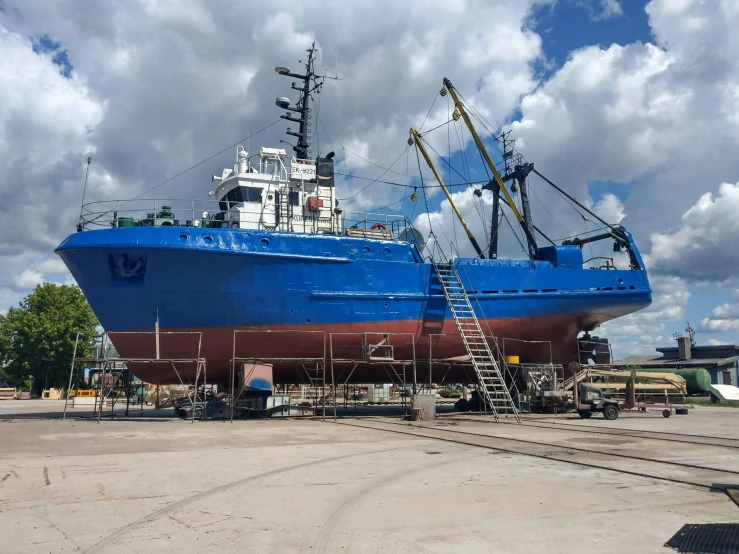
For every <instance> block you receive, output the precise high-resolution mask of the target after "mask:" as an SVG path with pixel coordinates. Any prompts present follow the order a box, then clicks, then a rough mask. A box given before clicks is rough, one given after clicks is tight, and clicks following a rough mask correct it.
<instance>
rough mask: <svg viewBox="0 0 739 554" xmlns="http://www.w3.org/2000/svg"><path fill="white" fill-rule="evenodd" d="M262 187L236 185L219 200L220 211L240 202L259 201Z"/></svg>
mask: <svg viewBox="0 0 739 554" xmlns="http://www.w3.org/2000/svg"><path fill="white" fill-rule="evenodd" d="M261 201H262V189H261V188H259V187H236V188H234V189H231V190H230V191H228V193H227V194H226V196H225V197H224V199H223V200H221V201H220V202H219V206H220V207H221V211H224V212H225V211H227V210H228V209H229V208H231V207H232V206H234V205H236V204H239V203H241V202H261Z"/></svg>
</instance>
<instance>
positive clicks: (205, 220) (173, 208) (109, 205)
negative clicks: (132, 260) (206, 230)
mask: <svg viewBox="0 0 739 554" xmlns="http://www.w3.org/2000/svg"><path fill="white" fill-rule="evenodd" d="M223 203H225V202H219V201H217V200H213V199H208V200H192V199H178V198H157V199H135V200H103V201H99V202H88V203H86V204H84V205H83V206H82V214H81V218H80V222H79V230H81V231H82V230H92V229H104V228H110V227H142V226H145V227H146V226H154V227H159V226H174V227H213V226H220V225H219V222H223V221H224V219H225V220H226V221H228V219H227V217H226V214H227V213H228V212H227V211H224V210H222V209H221V208H222V204H223ZM234 204H235V203H234ZM333 217H338V218H339V221H340V225H339V226H338V229H339V232H340V233H341V234H349V235H351V234H352V233H351V231H348V230H361V231H362V232H366V234H367V236H368V237H371V238H384V239H388V240H396V241H397V240H405V237H406V235H407V233H404V231H407V230H408V229H410V228H411V227H412V226H411V222H410V221H409V220H408V218H407V217H405V216H403V215H399V214H383V213H373V212H356V211H342V212H340V213H339V214H333Z"/></svg>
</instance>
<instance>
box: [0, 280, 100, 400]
mask: <svg viewBox="0 0 739 554" xmlns="http://www.w3.org/2000/svg"><path fill="white" fill-rule="evenodd" d="M98 325H99V324H98V320H97V318H96V317H95V314H94V313H93V311H92V309H91V308H90V305H89V304H88V303H87V300H86V299H85V297H84V295H83V294H82V291H81V290H80V289H79V287H77V286H74V285H72V286H70V285H56V284H53V283H44V284H43V285H37V286H36V288H35V289H34V291H33V292H32V293H31V294H29V295H28V296H26V298H24V299H23V301H22V302H21V303H20V304H19V305H18V307H17V308H10V309H9V310H8V314H7V315H6V316H5V317H2V318H0V367H2V368H3V370H2V371H3V372H4V373H5V374H6V375H7V377H8V378H10V379H19V380H26V379H28V378H29V376H31V377H32V379H33V391H34V392H36V393H39V392H40V391H41V389H43V388H44V387H46V386H48V387H58V388H63V387H66V386H67V379H68V378H69V368H70V365H71V364H72V355H73V352H74V341H75V337H76V336H77V333H78V332H79V333H80V341H79V346H78V348H77V357H78V358H80V357H89V356H90V350H91V347H92V346H93V344H94V340H95V337H96V335H97V331H96V328H97V327H98Z"/></svg>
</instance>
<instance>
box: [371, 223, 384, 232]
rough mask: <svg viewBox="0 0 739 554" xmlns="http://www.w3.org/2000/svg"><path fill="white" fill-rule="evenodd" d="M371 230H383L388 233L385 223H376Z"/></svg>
mask: <svg viewBox="0 0 739 554" xmlns="http://www.w3.org/2000/svg"><path fill="white" fill-rule="evenodd" d="M370 229H372V230H374V229H382V230H383V231H387V226H386V225H385V224H384V223H374V224H373V225H372V227H370Z"/></svg>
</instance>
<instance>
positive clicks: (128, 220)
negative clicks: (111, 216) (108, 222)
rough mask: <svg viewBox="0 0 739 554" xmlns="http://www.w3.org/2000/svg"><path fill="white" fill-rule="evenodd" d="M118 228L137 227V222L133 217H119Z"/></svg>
mask: <svg viewBox="0 0 739 554" xmlns="http://www.w3.org/2000/svg"><path fill="white" fill-rule="evenodd" d="M118 227H136V222H135V221H134V219H133V218H132V217H119V218H118Z"/></svg>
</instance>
